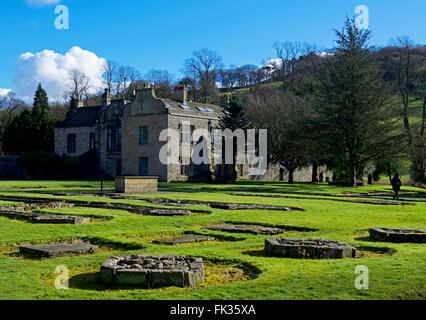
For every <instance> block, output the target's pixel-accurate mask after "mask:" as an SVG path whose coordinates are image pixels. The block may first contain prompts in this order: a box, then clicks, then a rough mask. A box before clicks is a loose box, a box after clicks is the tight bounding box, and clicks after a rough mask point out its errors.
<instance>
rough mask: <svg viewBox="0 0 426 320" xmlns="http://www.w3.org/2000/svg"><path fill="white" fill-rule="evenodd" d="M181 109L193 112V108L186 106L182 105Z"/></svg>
mask: <svg viewBox="0 0 426 320" xmlns="http://www.w3.org/2000/svg"><path fill="white" fill-rule="evenodd" d="M179 107H181V108H182V109H184V110H191V107H190V106H187V105H186V104H180V105H179Z"/></svg>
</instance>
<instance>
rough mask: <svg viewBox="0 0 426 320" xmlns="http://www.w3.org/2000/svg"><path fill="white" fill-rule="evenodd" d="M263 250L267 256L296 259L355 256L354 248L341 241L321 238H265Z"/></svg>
mask: <svg viewBox="0 0 426 320" xmlns="http://www.w3.org/2000/svg"><path fill="white" fill-rule="evenodd" d="M264 252H265V254H266V255H268V256H275V257H284V258H298V259H342V258H355V255H356V252H357V250H356V248H355V247H353V246H350V245H348V244H346V243H343V242H338V241H334V240H322V239H285V238H274V239H266V240H265V249H264Z"/></svg>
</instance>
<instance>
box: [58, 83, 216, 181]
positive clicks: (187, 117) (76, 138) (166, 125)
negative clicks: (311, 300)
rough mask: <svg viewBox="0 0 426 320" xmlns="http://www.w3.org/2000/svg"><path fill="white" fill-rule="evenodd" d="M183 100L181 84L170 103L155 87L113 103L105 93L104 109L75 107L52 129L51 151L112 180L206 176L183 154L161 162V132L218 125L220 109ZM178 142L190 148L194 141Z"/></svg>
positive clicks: (162, 143) (183, 89) (139, 91)
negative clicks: (53, 140) (130, 177)
mask: <svg viewBox="0 0 426 320" xmlns="http://www.w3.org/2000/svg"><path fill="white" fill-rule="evenodd" d="M187 97H188V95H187V88H186V87H185V86H178V87H177V88H176V89H175V91H174V98H173V99H161V98H157V97H156V95H155V89H154V87H153V86H152V87H151V88H144V89H142V90H137V91H135V92H134V94H133V97H132V99H131V100H129V101H127V100H123V99H112V98H111V95H110V93H109V92H108V91H107V90H106V91H105V93H104V95H103V104H102V106H95V107H84V106H79V108H78V109H77V110H75V111H74V112H73V113H72V114H71V115H69V116H68V117H67V119H66V120H65V121H64V122H63V123H61V124H60V125H57V126H56V128H55V153H57V154H58V155H61V156H67V157H69V158H73V159H75V160H78V161H79V162H80V164H81V165H82V167H83V168H85V169H87V170H85V171H87V173H89V172H91V173H93V174H98V173H99V169H100V170H101V173H102V174H104V175H106V176H111V177H115V176H121V175H129V176H137V175H142V176H144V175H150V176H158V177H159V178H160V181H186V180H189V179H191V178H195V177H196V176H197V175H199V176H200V178H201V177H202V176H206V175H208V174H210V173H211V171H210V170H211V168H210V166H207V167H204V168H202V167H203V166H201V167H200V166H195V165H193V164H191V163H190V161H189V159H183V157H182V156H180V157H179V159H180V160H181V161H180V162H181V164H166V165H165V164H162V163H161V161H160V158H159V154H160V150H161V148H162V147H163V145H164V144H165V142H161V141H160V140H159V136H160V132H161V131H162V130H164V129H175V130H177V131H178V132H182V130H185V127H184V126H183V125H182V124H183V123H184V122H189V130H191V132H192V131H193V130H195V129H201V128H203V129H206V130H210V131H211V130H213V129H214V128H217V126H218V122H219V117H220V116H221V115H222V108H221V107H219V106H216V105H210V104H203V103H198V102H197V103H194V102H191V101H188V98H187ZM191 132H189V133H191ZM182 136H183V135H182ZM182 142H183V143H187V144H190V145H191V147H192V148H193V147H194V146H195V144H196V143H197V142H196V141H195V142H194V141H182ZM96 163H97V165H96ZM203 170H207V171H205V172H203ZM203 173H204V174H203Z"/></svg>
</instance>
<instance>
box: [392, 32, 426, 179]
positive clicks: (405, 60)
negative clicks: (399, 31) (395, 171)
mask: <svg viewBox="0 0 426 320" xmlns="http://www.w3.org/2000/svg"><path fill="white" fill-rule="evenodd" d="M393 42H394V43H393V45H394V47H395V48H396V49H397V52H398V59H397V63H396V64H394V66H395V71H394V79H395V85H396V88H397V90H398V93H399V96H400V97H401V100H402V111H401V117H402V121H403V124H404V129H405V133H406V137H407V141H408V146H409V148H410V150H409V151H410V154H411V172H410V178H411V180H412V181H413V182H421V181H423V180H424V179H425V150H424V149H425V144H424V135H425V127H426V88H425V78H426V76H425V73H426V71H425V70H426V55H422V54H419V52H418V50H416V48H415V46H414V42H413V40H411V39H410V38H408V37H398V38H397V39H396V40H394V41H393ZM413 96H415V97H417V98H419V99H421V100H422V103H423V108H422V109H423V110H422V120H421V123H420V125H419V129H417V128H416V124H415V123H413V122H412V121H411V120H410V118H409V104H410V97H413ZM417 130H418V133H417V132H416V131H417Z"/></svg>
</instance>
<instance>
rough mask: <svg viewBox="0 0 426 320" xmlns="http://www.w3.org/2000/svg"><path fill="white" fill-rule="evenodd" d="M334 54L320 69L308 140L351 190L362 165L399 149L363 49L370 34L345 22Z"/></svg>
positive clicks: (384, 96) (392, 119)
mask: <svg viewBox="0 0 426 320" xmlns="http://www.w3.org/2000/svg"><path fill="white" fill-rule="evenodd" d="M336 35H337V40H336V43H337V46H336V48H335V52H334V55H333V56H332V57H330V58H329V59H328V61H327V63H325V64H324V66H323V67H322V68H321V69H320V74H319V76H318V77H319V82H320V86H319V90H318V92H317V93H316V94H315V95H316V97H315V98H316V99H315V103H314V114H313V116H312V121H311V125H312V128H310V130H311V132H312V137H313V138H314V139H315V140H316V141H317V143H318V144H319V146H320V147H321V148H322V149H323V150H324V153H325V154H327V155H328V158H330V159H332V160H333V161H331V162H332V164H334V166H335V167H337V168H340V169H341V170H342V171H344V172H345V173H346V174H347V176H348V182H349V185H350V186H356V177H357V174H358V173H359V171H360V170H361V169H362V168H363V166H365V164H366V163H367V162H370V161H374V160H376V159H379V158H380V157H382V156H383V155H389V154H392V153H393V152H396V150H397V149H398V148H401V141H400V140H399V139H400V136H397V134H396V133H395V132H398V130H395V128H396V125H397V123H396V121H397V117H396V115H395V113H394V112H393V108H392V106H391V103H390V95H389V90H388V87H387V86H386V85H385V84H384V82H383V80H382V79H383V77H382V74H381V73H380V71H379V70H378V68H377V66H376V64H375V61H374V59H373V57H372V48H371V47H369V45H368V40H369V38H370V31H369V30H361V29H358V28H357V27H356V24H355V21H354V19H349V18H348V19H347V21H346V24H345V26H344V28H343V29H342V31H337V30H336Z"/></svg>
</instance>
